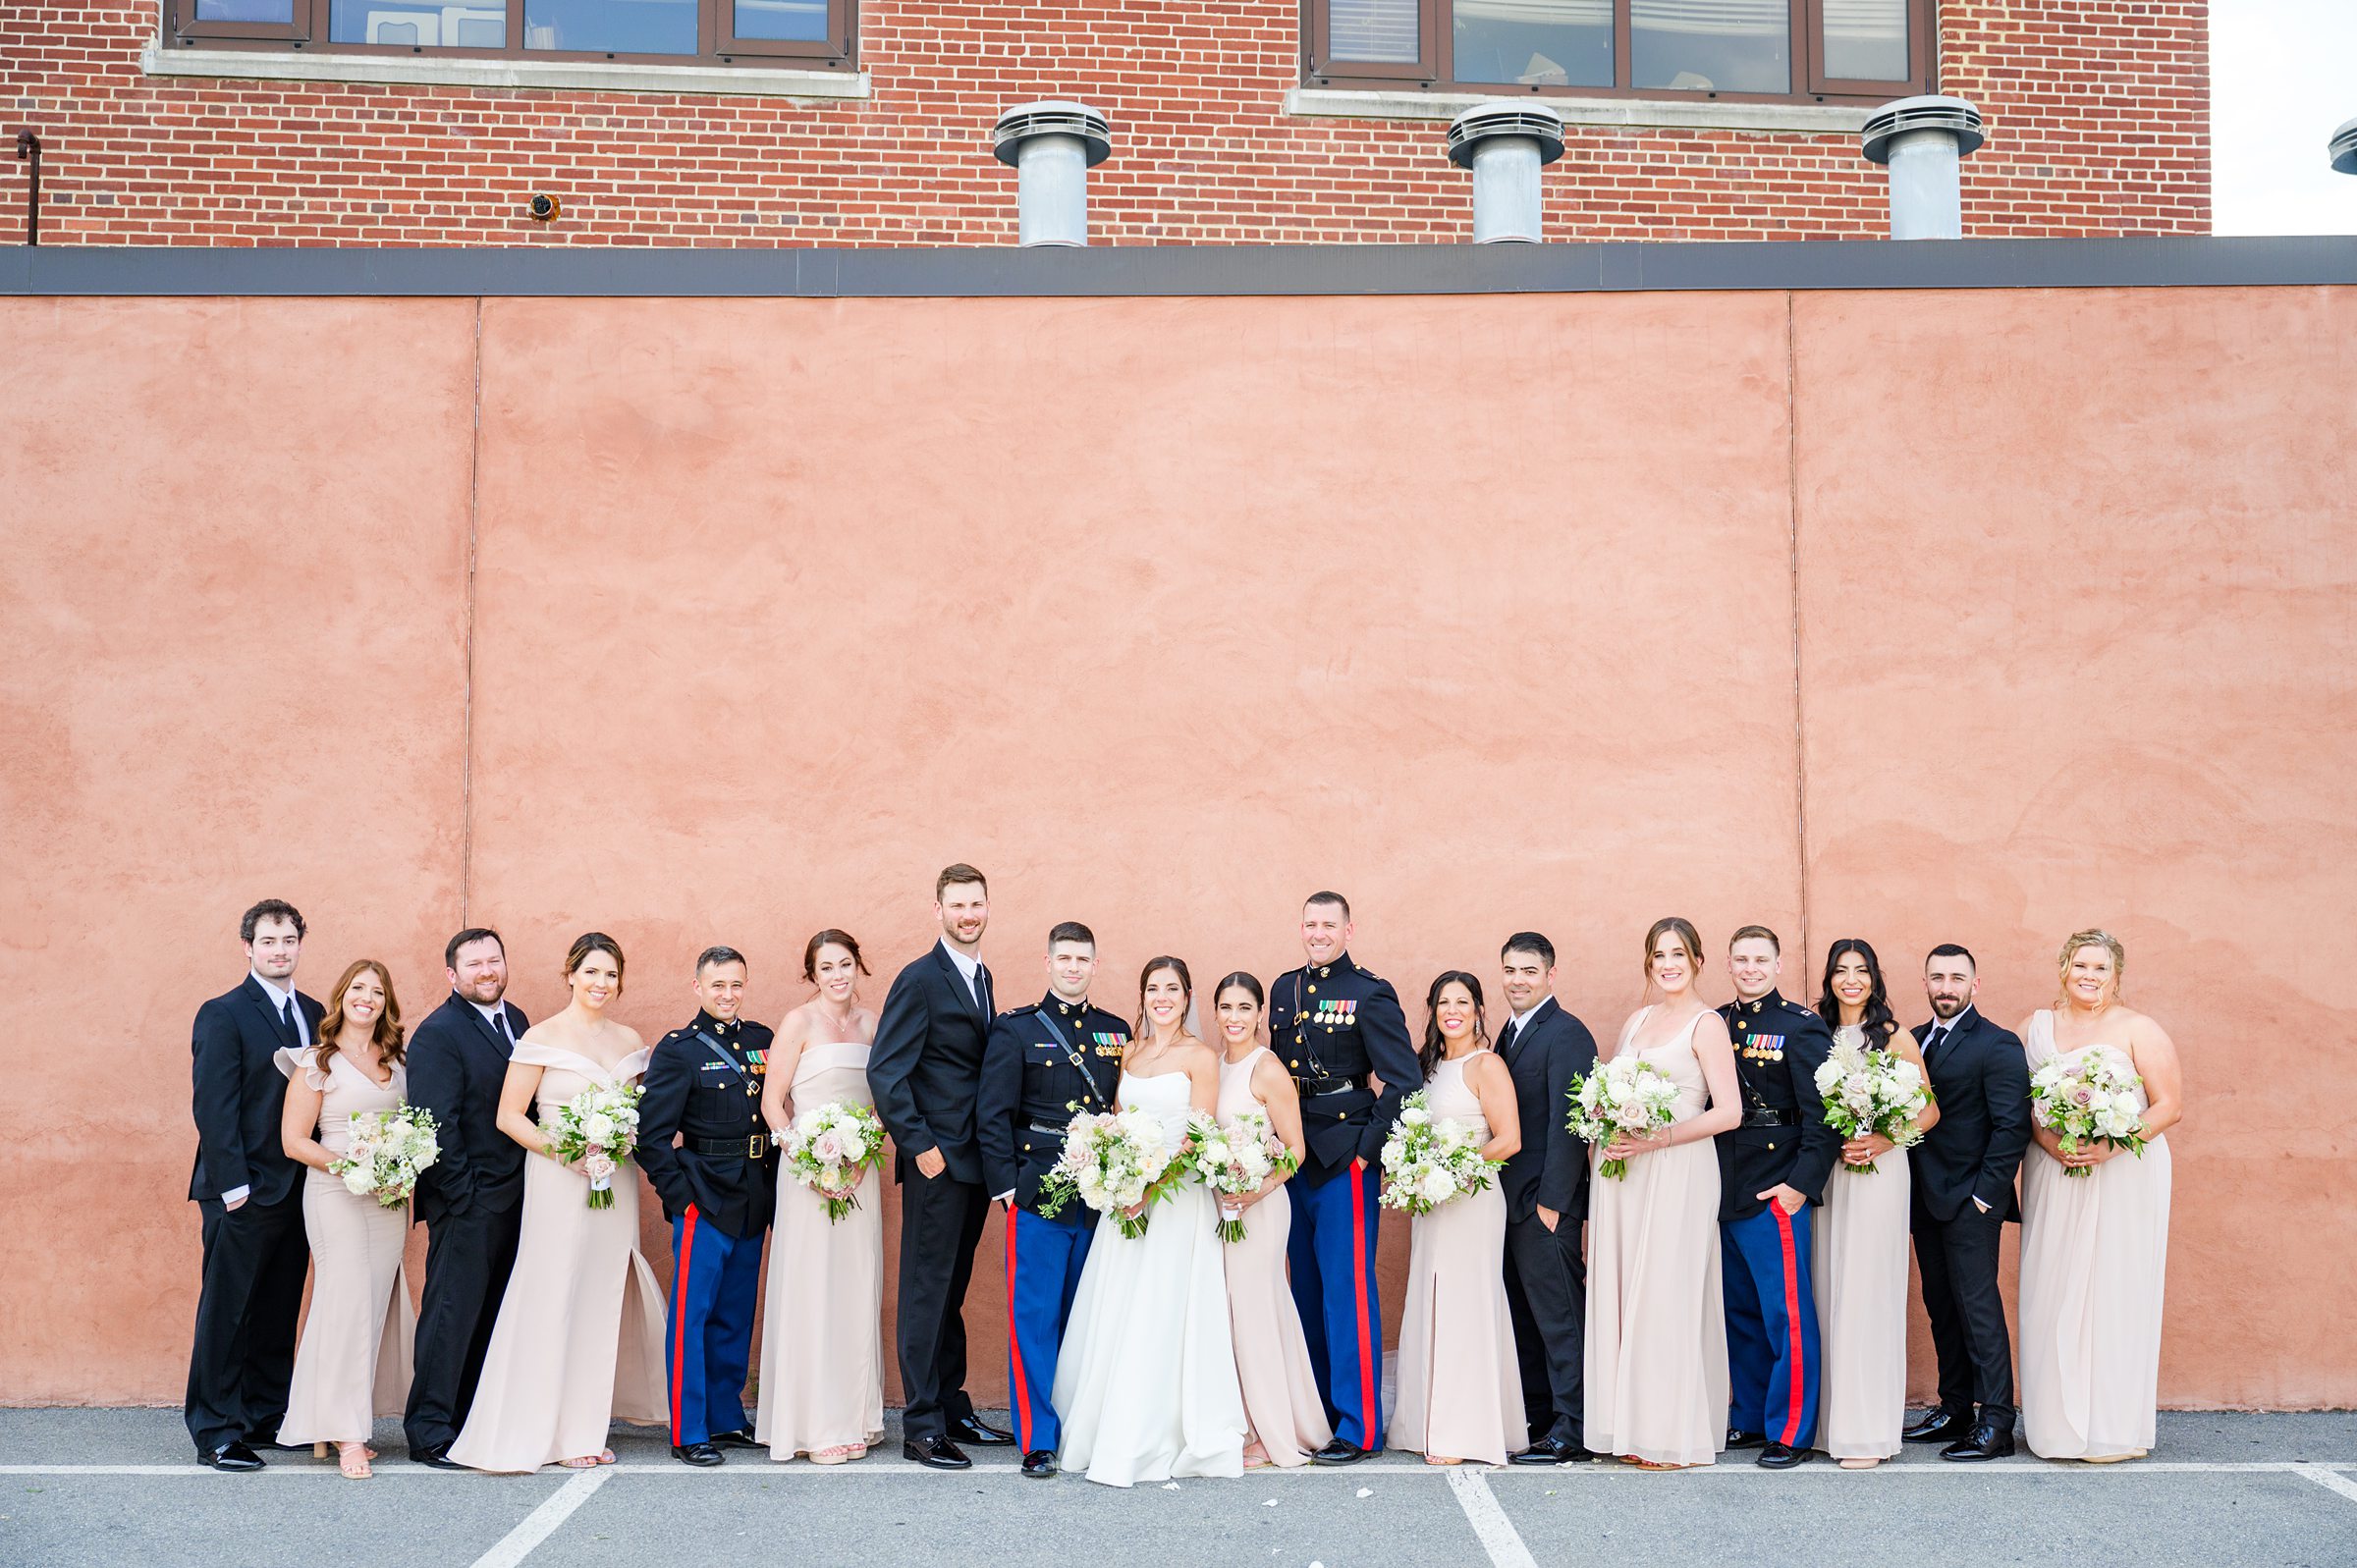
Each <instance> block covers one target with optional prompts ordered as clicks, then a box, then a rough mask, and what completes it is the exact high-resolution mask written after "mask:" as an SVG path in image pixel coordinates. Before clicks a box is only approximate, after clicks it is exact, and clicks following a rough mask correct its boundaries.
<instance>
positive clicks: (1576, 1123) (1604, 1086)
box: [1569, 1055, 1677, 1181]
mask: <svg viewBox="0 0 2357 1568" xmlns="http://www.w3.org/2000/svg"><path fill="white" fill-rule="evenodd" d="M1570 1098H1571V1120H1570V1122H1569V1126H1570V1129H1571V1135H1572V1136H1573V1137H1575V1138H1578V1139H1579V1140H1580V1141H1581V1142H1583V1143H1592V1144H1594V1145H1596V1146H1597V1147H1598V1148H1600V1149H1601V1148H1603V1147H1604V1146H1605V1145H1606V1144H1609V1143H1611V1142H1612V1141H1613V1140H1614V1139H1615V1138H1616V1137H1618V1136H1619V1135H1620V1134H1622V1133H1628V1134H1630V1135H1632V1136H1634V1135H1639V1134H1643V1133H1648V1132H1651V1131H1653V1130H1654V1129H1655V1128H1657V1127H1667V1126H1669V1125H1670V1123H1671V1122H1672V1121H1674V1120H1675V1119H1676V1117H1677V1081H1676V1080H1675V1079H1673V1078H1672V1077H1671V1076H1670V1075H1669V1074H1668V1073H1666V1072H1664V1071H1662V1069H1661V1068H1659V1067H1657V1066H1655V1065H1654V1064H1653V1063H1652V1062H1650V1061H1647V1060H1645V1059H1644V1058H1643V1057H1641V1056H1635V1055H1628V1056H1615V1057H1614V1058H1613V1059H1612V1060H1610V1061H1607V1062H1601V1063H1599V1064H1598V1065H1597V1067H1596V1069H1595V1070H1594V1071H1592V1072H1586V1073H1582V1074H1581V1075H1580V1076H1578V1077H1576V1078H1574V1079H1572V1080H1571V1091H1570ZM1596 1173H1597V1174H1598V1175H1600V1176H1604V1177H1606V1178H1608V1179H1610V1180H1613V1181H1618V1180H1621V1179H1622V1178H1624V1177H1625V1176H1627V1174H1628V1162H1627V1161H1625V1160H1607V1161H1605V1162H1602V1163H1601V1164H1599V1165H1598V1166H1597V1167H1596Z"/></svg>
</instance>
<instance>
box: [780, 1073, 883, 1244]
mask: <svg viewBox="0 0 2357 1568" xmlns="http://www.w3.org/2000/svg"><path fill="white" fill-rule="evenodd" d="M769 1136H770V1141H771V1142H773V1143H775V1144H776V1145H777V1146H778V1147H779V1148H780V1149H782V1150H784V1151H785V1154H786V1161H785V1163H786V1173H787V1174H788V1175H790V1176H792V1177H793V1178H794V1179H795V1180H796V1181H798V1182H800V1183H801V1184H802V1185H803V1186H805V1187H807V1188H809V1189H810V1190H811V1191H812V1192H814V1193H816V1194H818V1195H819V1196H820V1197H821V1198H824V1199H825V1200H826V1202H827V1222H828V1223H829V1224H833V1223H835V1222H836V1221H837V1220H840V1219H841V1218H842V1217H844V1216H845V1215H848V1214H850V1212H851V1211H852V1210H854V1209H856V1208H858V1207H859V1180H860V1178H861V1177H862V1176H864V1175H866V1174H867V1172H868V1171H869V1170H870V1169H871V1168H872V1167H874V1166H875V1165H877V1164H879V1163H880V1162H882V1161H883V1159H884V1123H883V1122H882V1121H881V1120H879V1119H878V1118H877V1116H876V1113H875V1111H874V1110H873V1109H872V1108H869V1107H867V1106H863V1105H860V1104H858V1103H857V1102H855V1101H850V1100H838V1101H836V1102H834V1103H833V1104H832V1105H825V1106H820V1107H817V1108H815V1109H811V1110H805V1111H803V1112H802V1113H801V1114H800V1115H798V1116H796V1117H795V1118H794V1125H792V1126H791V1127H788V1128H787V1129H786V1130H785V1131H784V1132H773V1133H771V1134H770V1135H769Z"/></svg>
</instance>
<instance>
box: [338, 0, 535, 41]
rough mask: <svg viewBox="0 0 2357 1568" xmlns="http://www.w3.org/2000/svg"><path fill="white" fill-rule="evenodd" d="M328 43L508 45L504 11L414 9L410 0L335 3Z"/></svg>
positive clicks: (484, 7)
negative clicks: (403, 0)
mask: <svg viewBox="0 0 2357 1568" xmlns="http://www.w3.org/2000/svg"><path fill="white" fill-rule="evenodd" d="M327 36H328V41H329V42H331V43H407V44H413V45H416V46H418V47H420V48H426V49H499V48H504V47H505V46H506V45H507V41H508V13H507V8H506V7H504V6H498V5H484V4H482V3H481V0H476V3H475V4H473V5H465V6H441V5H419V4H416V3H414V0H411V3H410V4H406V5H405V4H403V3H402V0H335V4H334V5H332V6H331V7H330V8H329V9H328V14H327Z"/></svg>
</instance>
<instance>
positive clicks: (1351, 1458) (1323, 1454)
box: [1309, 1437, 1367, 1465]
mask: <svg viewBox="0 0 2357 1568" xmlns="http://www.w3.org/2000/svg"><path fill="white" fill-rule="evenodd" d="M1366 1457H1367V1450H1365V1449H1364V1448H1361V1447H1360V1446H1359V1445H1358V1444H1356V1443H1354V1442H1344V1441H1343V1439H1342V1438H1340V1437H1337V1438H1335V1439H1334V1441H1332V1442H1330V1443H1328V1444H1327V1445H1326V1446H1325V1447H1323V1448H1321V1449H1319V1450H1318V1451H1317V1452H1316V1453H1314V1454H1311V1455H1310V1456H1309V1462H1310V1463H1311V1464H1313V1465H1355V1464H1357V1463H1358V1462H1359V1461H1360V1460H1361V1459H1364V1458H1366Z"/></svg>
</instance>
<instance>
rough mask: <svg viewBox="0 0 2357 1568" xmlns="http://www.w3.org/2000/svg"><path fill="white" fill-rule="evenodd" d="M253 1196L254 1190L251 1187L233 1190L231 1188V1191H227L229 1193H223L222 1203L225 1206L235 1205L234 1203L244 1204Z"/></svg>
mask: <svg viewBox="0 0 2357 1568" xmlns="http://www.w3.org/2000/svg"><path fill="white" fill-rule="evenodd" d="M252 1195H253V1189H252V1188H251V1187H232V1188H230V1189H229V1191H227V1192H225V1193H223V1194H222V1195H221V1202H222V1203H223V1204H224V1205H228V1204H233V1203H244V1202H245V1201H246V1200H247V1198H249V1197H251V1196H252Z"/></svg>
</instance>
